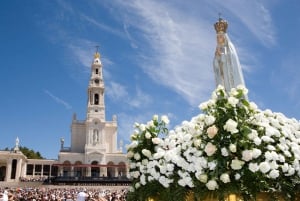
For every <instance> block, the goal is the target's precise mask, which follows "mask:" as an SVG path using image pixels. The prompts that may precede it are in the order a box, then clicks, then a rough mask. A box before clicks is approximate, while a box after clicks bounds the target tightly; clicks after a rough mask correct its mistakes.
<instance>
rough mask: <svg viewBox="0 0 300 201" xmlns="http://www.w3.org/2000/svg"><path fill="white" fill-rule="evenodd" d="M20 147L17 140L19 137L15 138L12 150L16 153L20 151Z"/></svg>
mask: <svg viewBox="0 0 300 201" xmlns="http://www.w3.org/2000/svg"><path fill="white" fill-rule="evenodd" d="M19 146H20V140H19V137H17V138H16V144H15V148H14V151H15V152H17V151H19V150H20V148H19Z"/></svg>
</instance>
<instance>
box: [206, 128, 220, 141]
mask: <svg viewBox="0 0 300 201" xmlns="http://www.w3.org/2000/svg"><path fill="white" fill-rule="evenodd" d="M217 133H218V128H217V127H216V126H215V125H212V126H210V127H208V128H207V135H208V137H209V138H210V139H212V138H214V137H215V135H216V134H217Z"/></svg>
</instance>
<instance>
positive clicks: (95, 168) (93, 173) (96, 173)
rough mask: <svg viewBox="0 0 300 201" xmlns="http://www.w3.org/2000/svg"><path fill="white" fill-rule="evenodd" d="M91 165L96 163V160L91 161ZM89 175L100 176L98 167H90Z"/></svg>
mask: <svg viewBox="0 0 300 201" xmlns="http://www.w3.org/2000/svg"><path fill="white" fill-rule="evenodd" d="M91 165H98V161H93V162H92V163H91ZM91 176H92V177H99V176H100V167H92V168H91Z"/></svg>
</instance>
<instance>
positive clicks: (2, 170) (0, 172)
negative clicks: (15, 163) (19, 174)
mask: <svg viewBox="0 0 300 201" xmlns="http://www.w3.org/2000/svg"><path fill="white" fill-rule="evenodd" d="M5 176H6V167H5V166H1V167H0V181H4V180H5Z"/></svg>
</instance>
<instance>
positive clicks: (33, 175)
mask: <svg viewBox="0 0 300 201" xmlns="http://www.w3.org/2000/svg"><path fill="white" fill-rule="evenodd" d="M32 165H33V170H32V177H33V178H34V177H35V164H32Z"/></svg>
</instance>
